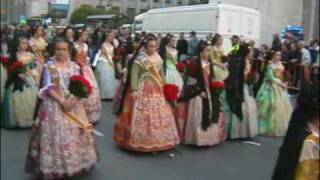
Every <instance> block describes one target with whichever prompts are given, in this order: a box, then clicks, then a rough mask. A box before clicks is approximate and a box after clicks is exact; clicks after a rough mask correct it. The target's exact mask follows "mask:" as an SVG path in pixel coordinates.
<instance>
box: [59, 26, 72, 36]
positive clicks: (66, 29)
mask: <svg viewBox="0 0 320 180" xmlns="http://www.w3.org/2000/svg"><path fill="white" fill-rule="evenodd" d="M69 29H70V30H72V31H73V29H72V27H71V26H68V27H66V28H65V29H64V30H63V33H62V35H63V36H64V37H65V38H67V33H68V30H69Z"/></svg>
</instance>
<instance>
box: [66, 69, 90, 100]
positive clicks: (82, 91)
mask: <svg viewBox="0 0 320 180" xmlns="http://www.w3.org/2000/svg"><path fill="white" fill-rule="evenodd" d="M92 89H93V88H92V85H91V83H90V82H89V81H88V80H87V79H86V78H85V77H84V76H82V75H74V76H71V77H70V84H69V87H68V90H69V91H70V93H71V94H72V95H74V96H77V97H80V98H87V97H89V95H90V94H91V93H92Z"/></svg>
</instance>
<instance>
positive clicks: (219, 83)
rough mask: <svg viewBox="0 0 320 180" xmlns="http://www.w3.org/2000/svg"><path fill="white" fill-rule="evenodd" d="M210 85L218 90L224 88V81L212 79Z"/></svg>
mask: <svg viewBox="0 0 320 180" xmlns="http://www.w3.org/2000/svg"><path fill="white" fill-rule="evenodd" d="M211 87H212V89H214V90H219V89H223V88H224V83H223V81H212V82H211Z"/></svg>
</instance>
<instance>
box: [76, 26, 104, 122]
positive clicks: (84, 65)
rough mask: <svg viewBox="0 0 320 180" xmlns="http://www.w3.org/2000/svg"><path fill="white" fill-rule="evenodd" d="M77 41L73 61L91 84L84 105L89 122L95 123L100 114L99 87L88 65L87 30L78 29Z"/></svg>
mask: <svg viewBox="0 0 320 180" xmlns="http://www.w3.org/2000/svg"><path fill="white" fill-rule="evenodd" d="M77 36H78V37H77V42H75V43H74V47H75V49H76V55H75V61H76V62H77V63H78V64H80V65H81V73H82V74H83V75H84V76H85V77H86V79H88V80H89V81H90V83H91V84H92V86H93V92H92V94H91V95H90V97H89V98H88V99H87V100H85V102H84V107H85V109H86V112H87V115H88V117H89V120H90V122H91V123H97V122H98V121H99V119H100V115H101V101H100V95H99V87H98V83H97V80H96V78H95V76H94V73H93V71H92V69H91V67H90V65H89V56H88V49H89V48H88V45H87V44H86V42H87V41H88V37H89V35H88V32H87V31H86V30H79V31H78V34H77Z"/></svg>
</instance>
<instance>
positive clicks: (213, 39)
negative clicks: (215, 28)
mask: <svg viewBox="0 0 320 180" xmlns="http://www.w3.org/2000/svg"><path fill="white" fill-rule="evenodd" d="M220 38H222V36H221V35H220V34H215V35H214V36H213V38H212V41H211V45H212V46H214V45H216V43H217V42H218V39H220Z"/></svg>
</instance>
